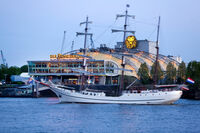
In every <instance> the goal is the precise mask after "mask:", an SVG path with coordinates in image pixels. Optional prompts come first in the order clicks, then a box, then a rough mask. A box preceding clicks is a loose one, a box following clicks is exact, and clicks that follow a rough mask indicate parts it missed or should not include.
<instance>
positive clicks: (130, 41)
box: [125, 35, 137, 49]
mask: <svg viewBox="0 0 200 133" xmlns="http://www.w3.org/2000/svg"><path fill="white" fill-rule="evenodd" d="M125 44H126V47H127V48H128V49H133V48H136V46H137V45H136V44H137V40H136V38H135V36H132V35H131V36H128V37H127V38H126V40H125Z"/></svg>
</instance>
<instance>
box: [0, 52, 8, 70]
mask: <svg viewBox="0 0 200 133" xmlns="http://www.w3.org/2000/svg"><path fill="white" fill-rule="evenodd" d="M1 59H2V64H3V65H4V66H6V67H7V66H8V65H7V63H6V59H5V58H4V56H3V51H2V50H1Z"/></svg>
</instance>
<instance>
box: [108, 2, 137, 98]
mask: <svg viewBox="0 0 200 133" xmlns="http://www.w3.org/2000/svg"><path fill="white" fill-rule="evenodd" d="M126 7H127V8H128V7H129V5H128V4H127V5H126ZM127 8H126V11H125V15H117V17H116V19H117V18H118V17H125V23H124V30H115V29H112V32H123V33H124V36H123V44H122V52H125V51H126V48H125V40H126V33H127V32H129V33H132V34H135V31H130V30H127V20H128V17H131V18H133V19H135V16H134V15H128V9H127ZM121 66H122V75H121V82H120V87H119V90H118V95H120V94H121V91H122V90H123V89H124V69H125V57H124V55H123V54H122V64H121Z"/></svg>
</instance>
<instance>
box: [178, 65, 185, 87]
mask: <svg viewBox="0 0 200 133" xmlns="http://www.w3.org/2000/svg"><path fill="white" fill-rule="evenodd" d="M185 80H186V66H185V63H184V62H183V61H182V62H181V63H180V64H179V66H178V72H177V83H178V84H183V83H184V82H185Z"/></svg>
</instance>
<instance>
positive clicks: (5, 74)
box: [0, 61, 200, 100]
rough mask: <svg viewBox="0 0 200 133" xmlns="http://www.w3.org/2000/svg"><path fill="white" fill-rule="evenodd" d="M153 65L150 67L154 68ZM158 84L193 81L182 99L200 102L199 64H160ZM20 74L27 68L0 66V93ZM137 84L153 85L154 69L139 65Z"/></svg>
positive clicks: (126, 79)
mask: <svg viewBox="0 0 200 133" xmlns="http://www.w3.org/2000/svg"><path fill="white" fill-rule="evenodd" d="M154 65H155V63H154V64H153V65H152V68H154ZM157 70H158V75H157V77H158V84H184V83H185V84H187V83H186V82H185V81H186V79H187V78H188V77H190V78H191V79H193V80H194V81H195V83H194V84H187V85H188V88H189V89H190V90H188V91H183V95H182V98H185V99H198V100H200V62H197V61H190V62H189V63H188V65H187V66H186V64H185V63H184V62H181V63H180V64H179V67H178V69H176V68H175V67H174V65H173V64H172V63H171V62H169V63H168V65H167V68H166V71H162V70H161V67H160V64H159V65H158V68H157ZM22 72H28V66H27V65H23V66H22V67H17V66H11V67H7V66H5V65H1V66H0V82H1V83H3V84H2V85H0V91H1V90H2V89H4V88H7V87H11V88H12V87H15V86H18V85H22V84H23V83H22V82H11V79H10V77H11V75H19V74H21V73H22ZM137 74H138V77H139V84H142V85H147V84H152V83H153V78H152V77H154V75H153V74H154V69H151V70H149V68H148V67H147V64H146V63H143V64H141V65H140V68H139V70H138V73H137ZM134 79H136V78H135V77H132V76H125V86H127V85H129V84H130V83H131V82H132V81H133V80H134Z"/></svg>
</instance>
